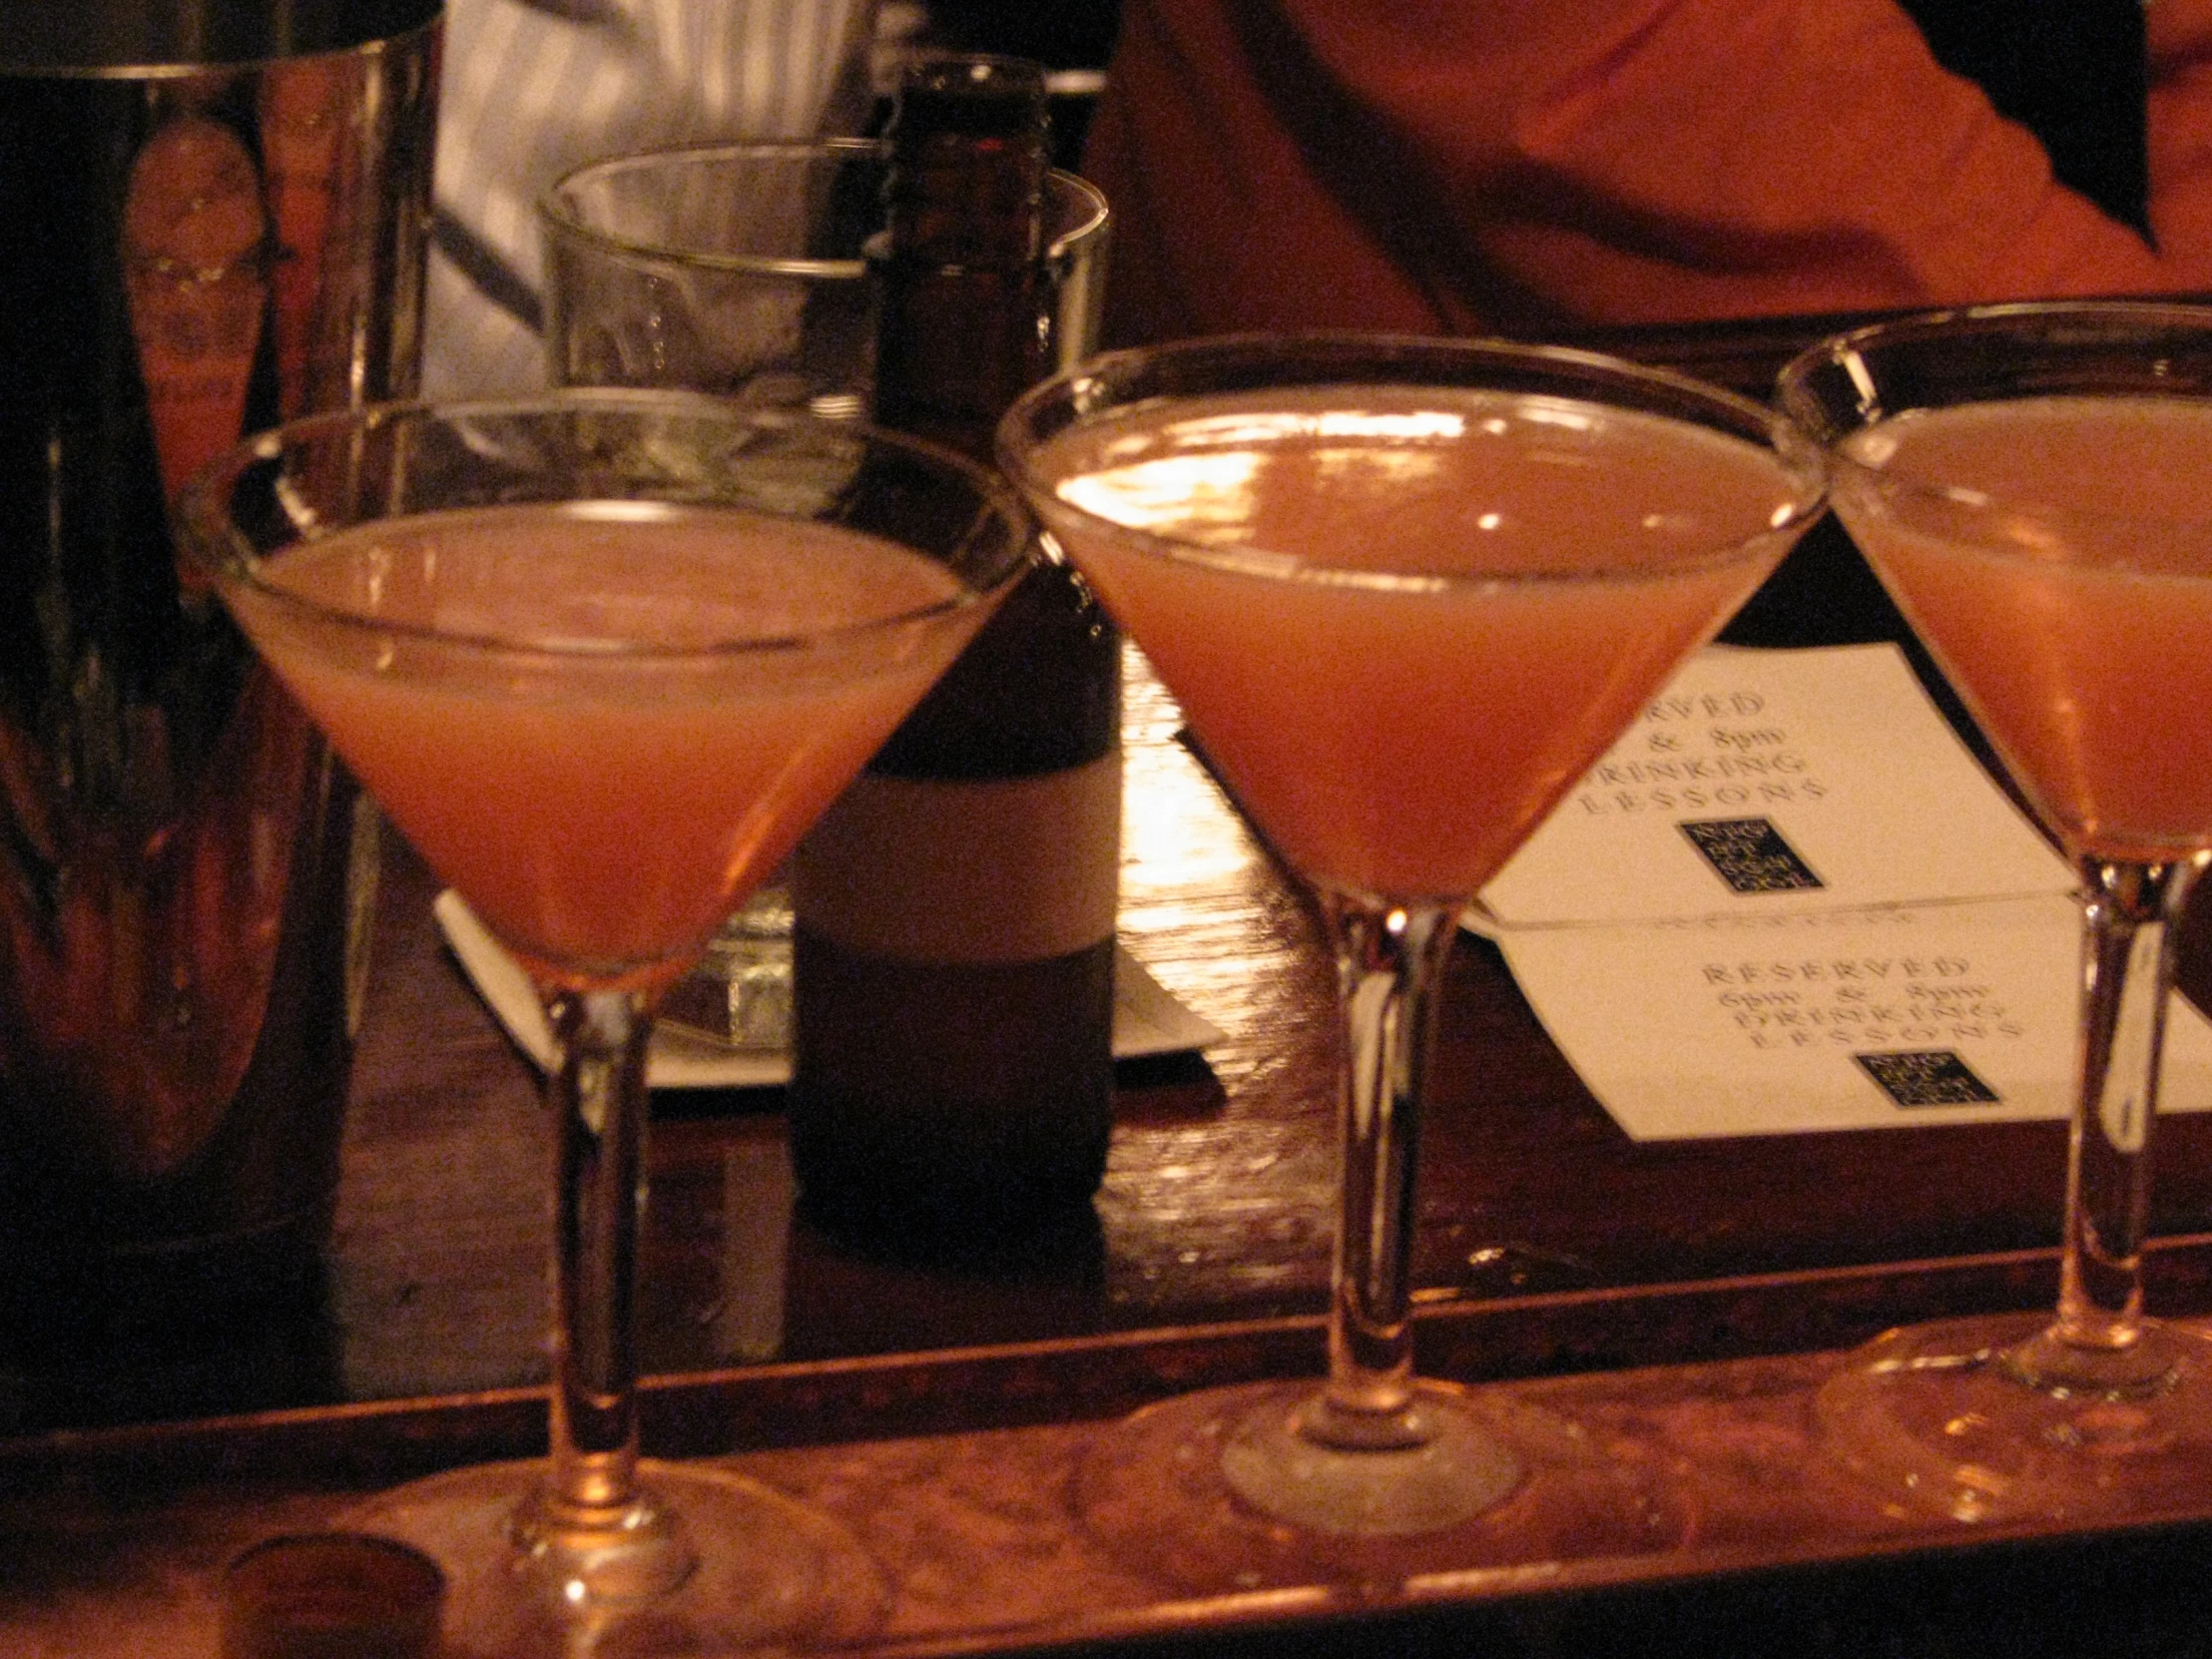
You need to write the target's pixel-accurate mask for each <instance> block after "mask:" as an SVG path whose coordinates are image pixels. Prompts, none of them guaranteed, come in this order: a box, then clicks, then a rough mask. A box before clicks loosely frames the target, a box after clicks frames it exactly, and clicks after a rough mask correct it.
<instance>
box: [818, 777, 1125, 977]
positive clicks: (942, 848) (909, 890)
mask: <svg viewBox="0 0 2212 1659" xmlns="http://www.w3.org/2000/svg"><path fill="white" fill-rule="evenodd" d="M1120 875H1121V751H1120V749H1118V748H1116V749H1112V750H1109V751H1108V752H1107V753H1106V754H1104V755H1102V756H1100V757H1099V758H1098V759H1097V760H1095V761H1090V762H1087V763H1085V764H1084V765H1082V766H1075V767H1066V768H1063V769H1062V770H1060V771H1058V772H1048V773H1044V774H1041V775H1038V776H1034V777H1028V778H985V779H930V780H924V779H915V778H894V777H885V776H883V775H881V774H877V773H872V772H869V773H862V774H861V775H860V777H859V778H858V779H856V780H855V781H854V782H853V784H852V787H851V788H850V789H848V790H846V791H845V793H844V794H843V795H842V796H841V797H839V798H838V800H837V802H836V804H835V805H834V806H832V807H831V808H830V811H829V812H828V813H826V814H825V815H824V816H823V818H822V821H821V822H820V823H819V824H817V825H816V826H815V828H814V829H813V830H811V831H810V832H809V833H808V836H807V839H806V840H805V841H804V842H803V843H802V844H801V846H800V849H799V854H798V856H797V858H796V859H795V860H794V862H793V871H792V887H793V895H794V905H795V908H796V909H797V911H798V913H799V914H800V915H801V916H803V917H804V918H805V920H806V924H807V926H808V927H809V928H811V929H813V930H814V931H815V932H818V933H820V934H822V935H823V936H824V937H826V938H829V939H831V940H833V941H835V942H836V943H838V944H840V945H842V946H844V947H845V948H846V949H848V950H853V951H858V952H862V953H865V954H868V955H875V956H891V957H898V958H902V959H904V960H907V961H916V962H963V963H1011V962H1034V961H1042V960H1044V959H1045V958H1047V957H1053V956H1065V955H1068V954H1070V953H1072V952H1074V951H1078V950H1083V949H1086V948H1088V947H1089V946H1091V945H1094V944H1096V943H1098V941H1099V940H1101V939H1104V938H1108V937H1110V936H1111V935H1112V934H1113V931H1114V912H1115V907H1116V903H1117V901H1118V899H1119V896H1120Z"/></svg>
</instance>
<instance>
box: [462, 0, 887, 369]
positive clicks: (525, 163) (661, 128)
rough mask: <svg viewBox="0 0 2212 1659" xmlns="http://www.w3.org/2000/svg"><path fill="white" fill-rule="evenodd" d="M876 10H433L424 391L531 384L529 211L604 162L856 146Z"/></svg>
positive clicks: (866, 98)
mask: <svg viewBox="0 0 2212 1659" xmlns="http://www.w3.org/2000/svg"><path fill="white" fill-rule="evenodd" d="M876 14H877V0H447V4H446V19H445V63H444V79H443V81H442V83H441V85H440V89H439V113H438V141H437V142H438V155H437V223H436V228H435V234H434V236H433V243H432V251H431V256H430V271H429V293H428V314H427V319H426V323H425V342H424V359H423V393H424V395H426V396H428V397H432V398H452V397H466V396H488V395H497V394H503V393H509V392H516V391H523V390H528V389H531V388H533V387H537V386H542V385H543V384H544V383H545V378H546V375H545V363H544V347H543V344H542V342H541V341H540V339H539V336H538V333H537V328H536V317H537V308H538V283H539V271H540V257H539V250H538V232H537V225H536V222H535V219H534V217H533V204H534V203H535V201H536V199H537V196H538V193H539V192H541V191H543V190H544V189H545V187H546V186H548V185H550V184H551V183H552V182H553V181H554V180H555V179H557V178H559V177H560V176H561V175H562V174H563V173H566V172H567V171H568V170H569V169H570V168H573V167H577V166H580V165H582V164H583V163H585V162H588V161H594V160H597V159H599V158H600V157H603V156H613V155H620V154H624V153H627V152H631V151H637V150H649V149H654V148H657V147H659V146H663V145H671V144H685V143H694V142H700V141H706V140H714V139H789V138H807V137H813V136H816V135H818V134H826V133H847V132H855V131H857V130H858V129H859V127H860V126H861V124H862V123H864V121H865V120H866V118H867V115H868V112H869V108H870V100H871V87H870V80H869V71H870V65H869V54H870V48H871V46H872V45H873V43H874V38H875V25H876Z"/></svg>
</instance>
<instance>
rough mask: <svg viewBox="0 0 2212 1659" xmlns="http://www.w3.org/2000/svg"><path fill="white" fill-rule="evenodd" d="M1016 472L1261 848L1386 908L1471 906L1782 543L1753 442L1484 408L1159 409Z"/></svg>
mask: <svg viewBox="0 0 2212 1659" xmlns="http://www.w3.org/2000/svg"><path fill="white" fill-rule="evenodd" d="M1034 471H1035V473H1036V475H1038V476H1042V477H1049V478H1054V479H1057V480H1058V483H1057V485H1056V493H1057V496H1058V498H1059V501H1060V503H1061V504H1062V507H1063V509H1064V508H1065V507H1074V508H1077V509H1080V513H1069V512H1066V511H1064V510H1062V511H1059V512H1055V513H1052V514H1051V515H1050V516H1051V517H1052V519H1053V523H1054V526H1055V528H1056V529H1057V530H1058V531H1059V533H1060V534H1061V535H1062V536H1063V538H1064V539H1066V540H1067V541H1068V543H1069V551H1070V553H1071V554H1072V555H1073V557H1074V558H1075V560H1076V562H1077V564H1078V565H1080V566H1081V567H1082V569H1083V570H1084V572H1085V574H1086V575H1087V576H1088V577H1089V578H1090V579H1091V580H1092V581H1093V582H1094V583H1095V584H1096V586H1097V588H1098V590H1099V592H1100V594H1101V595H1102V596H1103V598H1104V599H1105V601H1106V604H1107V605H1108V607H1109V608H1110V609H1112V610H1113V611H1114V612H1115V613H1116V614H1117V615H1118V616H1119V617H1120V619H1121V620H1122V622H1123V623H1124V625H1125V626H1127V627H1128V629H1129V630H1130V632H1131V633H1132V634H1133V635H1134V636H1135V637H1136V639H1137V641H1138V643H1139V644H1140V645H1142V647H1143V648H1144V650H1145V652H1146V654H1147V655H1148V656H1149V657H1150V658H1151V659H1152V662H1153V664H1154V666H1155V667H1156V668H1157V669H1158V670H1159V672H1160V675H1161V678H1162V679H1163V680H1164V681H1166V683H1167V685H1168V686H1169V688H1170V689H1171V690H1172V691H1173V692H1174V693H1175V695H1176V697H1177V698H1178V699H1179V700H1180V702H1181V703H1182V705H1183V710H1184V713H1185V714H1186V716H1187V717H1188V718H1189V720H1190V722H1191V725H1192V728H1193V730H1194V731H1195V732H1196V733H1197V734H1198V737H1199V739H1200V741H1201V742H1202V743H1203V744H1204V745H1205V746H1206V750H1207V753H1208V755H1209V756H1210V757H1211V759H1212V760H1213V762H1214V764H1215V765H1216V766H1217V767H1219V768H1220V770H1221V772H1222V774H1223V775H1224V777H1225V778H1226V779H1227V780H1228V782H1229V784H1230V787H1231V788H1232V789H1233V791H1234V792H1235V793H1236V794H1237V796H1238V797H1239V799H1240V801H1241V803H1242V805H1243V806H1244V807H1245V809H1246V810H1247V811H1248V812H1250V813H1251V814H1252V816H1253V818H1254V819H1255V821H1256V822H1257V823H1258V825H1259V826H1260V828H1261V829H1262V830H1263V831H1264V832H1265V833H1266V834H1267V835H1268V837H1269V838H1270V839H1271V840H1272V841H1273V842H1274V843H1275V845H1276V846H1277V848H1278V849H1279V850H1280V851H1281V852H1282V853H1283V855H1284V856H1285V857H1286V858H1288V859H1289V861H1290V862H1291V864H1292V865H1293V866H1294V867H1295V868H1297V869H1298V870H1299V871H1300V872H1301V873H1303V874H1304V875H1306V876H1307V877H1308V878H1309V879H1310V880H1313V881H1315V882H1317V883H1319V884H1320V885H1322V886H1324V887H1327V888H1332V889H1335V890H1339V891H1343V892H1347V893H1352V894H1357V895H1361V896H1365V897H1370V898H1381V899H1387V900H1392V901H1411V900H1443V901H1447V902H1457V901H1460V900H1463V899H1465V898H1467V897H1469V896H1471V895H1472V894H1473V893H1474V892H1475V891H1476V890H1477V889H1478V888H1479V887H1481V885H1482V884H1483V883H1484V882H1485V881H1487V880H1488V879H1489V878H1490V876H1491V875H1493V874H1495V873H1496V871H1497V869H1498V866H1499V865H1500V864H1502V863H1503V862H1504V860H1505V859H1506V857H1507V856H1509V855H1510V854H1511V853H1512V851H1513V850H1514V848H1515V847H1517V846H1518V845H1519V844H1520V843H1521V841H1522V840H1523V839H1524V838H1525V837H1526V835H1527V834H1528V832H1529V831H1530V830H1532V829H1533V828H1534V827H1535V825H1536V824H1537V823H1538V821H1540V820H1541V819H1542V818H1543V816H1544V815H1545V814H1546V813H1548V812H1549V811H1550V810H1551V808H1552V807H1553V805H1555V804H1556V803H1557V801H1558V800H1559V798H1560V797H1561V796H1562V795H1563V794H1565V792H1566V791H1567V790H1569V789H1570V788H1572V787H1573V785H1574V783H1575V781H1576V780H1577V779H1578V778H1579V777H1580V776H1581V775H1582V773H1583V772H1584V771H1585V770H1586V769H1587V768H1588V767H1589V765H1590V764H1591V763H1592V762H1593V761H1594V760H1595V759H1596V758H1597V757H1598V756H1599V755H1600V754H1601V753H1603V751H1604V750H1605V748H1606V747H1607V746H1608V745H1609V744H1611V742H1612V741H1613V740H1614V739H1615V738H1616V737H1617V736H1618V735H1619V734H1620V732H1621V731H1622V730H1623V729H1624V728H1625V727H1626V726H1627V725H1628V724H1629V723H1630V721H1632V720H1633V719H1634V718H1635V716H1636V714H1637V713H1638V712H1639V710H1640V709H1641V708H1642V706H1643V705H1644V704H1645V702H1646V701H1648V699H1649V698H1650V697H1651V696H1652V695H1653V693H1654V692H1655V691H1656V690H1657V689H1658V688H1659V686H1660V684H1661V683H1662V682H1663V681H1664V680H1665V678H1666V676H1667V675H1668V674H1669V673H1670V672H1671V671H1672V670H1673V669H1674V668H1675V667H1676V666H1677V665H1678V664H1679V663H1680V662H1681V660H1682V658H1683V657H1684V656H1685V655H1686V654H1688V653H1689V652H1690V651H1692V650H1693V649H1695V648H1696V647H1697V646H1699V645H1700V644H1702V643H1704V641H1705V640H1706V639H1707V638H1708V637H1710V635H1711V634H1712V632H1713V631H1714V630H1715V629H1717V628H1718V627H1719V626H1720V625H1721V624H1722V623H1723V622H1725V621H1726V620H1727V618H1728V617H1729V615H1730V614H1731V613H1732V612H1733V611H1734V610H1735V608H1736V606H1737V605H1738V604H1740V603H1741V602H1742V600H1743V599H1744V598H1745V597H1746V596H1747V595H1748V594H1749V593H1750V592H1751V590H1752V589H1753V588H1754V587H1756V586H1757V585H1758V583H1759V581H1760V580H1761V579H1762V578H1763V577H1764V576H1765V574H1766V573H1767V571H1768V570H1769V569H1770V568H1771V567H1772V565H1773V563H1774V561H1775V560H1776V559H1777V558H1779V557H1780V555H1781V552H1782V549H1783V547H1784V546H1785V545H1786V542H1787V540H1788V539H1789V536H1790V535H1794V534H1795V532H1796V530H1797V529H1798V528H1799V527H1800V522H1799V520H1800V514H1799V509H1798V503H1799V493H1800V492H1799V490H1798V488H1797V486H1796V485H1795V484H1794V483H1793V481H1792V479H1791V478H1790V477H1789V475H1788V474H1787V473H1786V472H1785V471H1784V469H1783V467H1782V465H1781V463H1780V462H1779V461H1778V460H1777V459H1776V458H1775V457H1774V456H1773V455H1772V454H1770V453H1769V452H1767V451H1766V450H1764V449H1761V448H1760V447H1758V446H1756V445H1754V444H1752V443H1749V442H1746V441H1743V440H1741V439H1738V438H1734V437H1730V436H1726V435H1724V434H1721V433H1719V432H1715V431H1711V430H1709V429H1706V428H1704V427H1700V426H1694V425H1691V424H1689V423H1687V422H1680V421H1674V420H1668V419H1664V418H1660V417H1656V416H1649V415H1643V414H1640V413H1634V412H1628V411H1622V410H1618V409H1613V408H1610V407H1606V406H1604V405H1600V404H1597V403H1589V402H1582V401H1579V400H1570V399H1559V398H1550V397H1531V396H1523V395H1518V394H1508V393H1502V392H1488V391H1471V390H1458V389H1448V390H1447V389H1435V388H1416V387H1390V386H1377V387H1370V386H1346V387H1325V388H1317V389H1313V390H1299V391H1292V392H1283V391H1270V392H1255V393H1246V394H1234V395H1226V396H1222V397H1218V398H1205V399H1196V398H1193V399H1181V400H1178V401H1177V402H1176V403H1174V404H1173V405H1171V406H1164V407H1163V406H1158V405H1155V406H1151V407H1146V408H1140V409H1137V410H1136V411H1134V412H1132V413H1131V414H1129V415H1126V416H1122V417H1108V418H1102V419H1100V420H1098V421H1095V422H1089V423H1085V424H1083V425H1081V426H1078V427H1076V428H1074V429H1073V430H1071V431H1070V432H1068V433H1066V434H1063V435H1062V436H1060V437H1058V438H1056V439H1054V440H1053V442H1052V444H1051V445H1050V446H1048V447H1047V449H1046V450H1045V451H1044V453H1043V454H1042V455H1040V456H1039V457H1038V459H1037V461H1036V462H1035V465H1034ZM1101 520H1103V521H1107V522H1106V523H1101V522H1100V521H1101ZM1782 524H1787V525H1788V526H1789V530H1788V531H1787V532H1781V531H1778V530H1777V529H1776V526H1778V525H1782ZM1109 525H1112V526H1122V527H1125V528H1126V530H1127V531H1128V532H1131V533H1126V534H1125V533H1121V531H1118V530H1116V529H1114V528H1110V527H1109Z"/></svg>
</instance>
